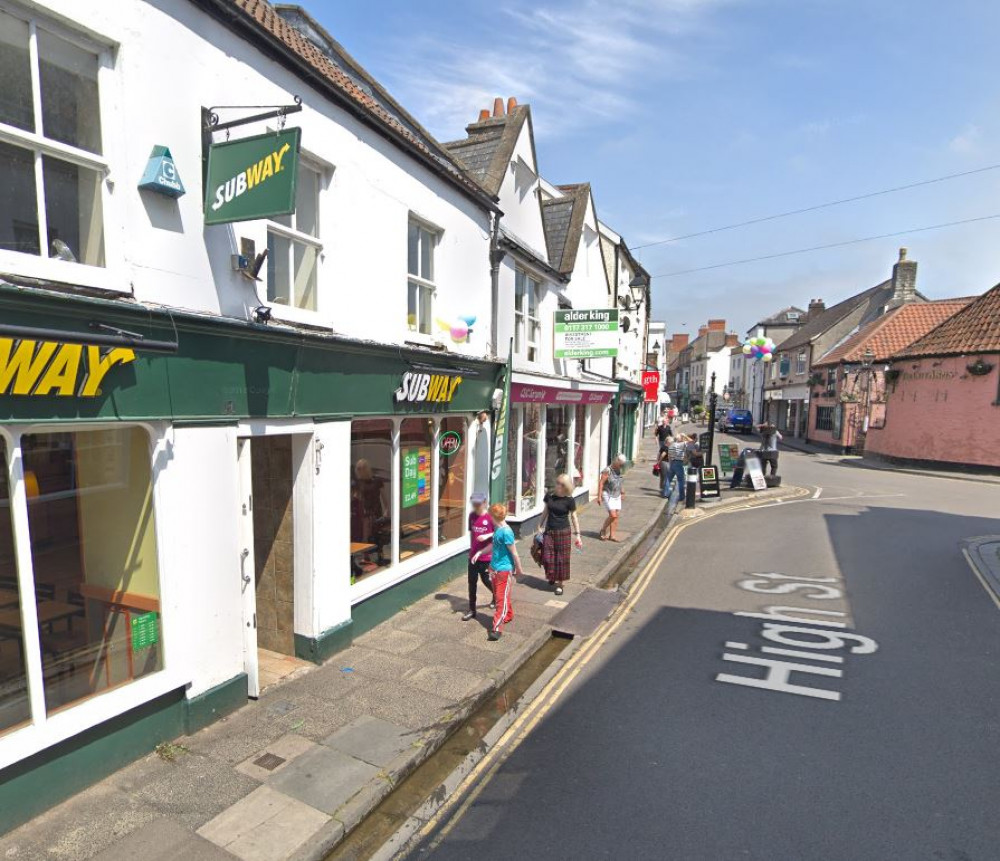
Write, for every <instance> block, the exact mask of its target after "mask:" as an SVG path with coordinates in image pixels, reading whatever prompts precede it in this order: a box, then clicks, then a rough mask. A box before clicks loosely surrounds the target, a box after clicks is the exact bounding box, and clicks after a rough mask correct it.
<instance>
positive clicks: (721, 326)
mask: <svg viewBox="0 0 1000 861" xmlns="http://www.w3.org/2000/svg"><path fill="white" fill-rule="evenodd" d="M708 331H709V332H725V331H726V321H725V320H709V321H708Z"/></svg>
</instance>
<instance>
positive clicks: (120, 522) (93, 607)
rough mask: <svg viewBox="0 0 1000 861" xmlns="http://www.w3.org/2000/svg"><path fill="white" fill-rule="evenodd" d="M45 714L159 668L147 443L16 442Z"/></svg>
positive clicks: (63, 437) (110, 437) (111, 438)
mask: <svg viewBox="0 0 1000 861" xmlns="http://www.w3.org/2000/svg"><path fill="white" fill-rule="evenodd" d="M21 450H22V456H23V460H24V481H25V489H26V491H27V497H28V526H29V533H30V547H31V560H32V566H33V569H34V587H35V601H36V605H37V614H38V628H39V645H40V647H41V653H42V674H43V683H44V688H45V704H46V707H47V709H48V710H49V712H52V711H55V710H57V709H59V708H61V707H64V706H68V705H70V704H72V703H76V702H79V701H81V700H85V699H87V698H89V697H91V696H94V695H95V694H99V693H101V692H102V691H105V690H108V689H110V688H113V687H117V686H119V685H122V684H125V683H127V682H130V681H132V680H134V679H138V678H141V677H143V676H146V675H149V674H150V673H154V672H156V671H157V670H159V669H161V668H162V667H163V647H162V628H161V623H160V574H159V566H158V564H157V548H156V528H155V515H154V511H153V485H152V480H151V474H150V455H149V438H148V436H147V435H146V432H145V431H144V430H142V429H141V428H121V429H114V430H92V431H75V432H72V433H37V434H26V435H25V436H24V437H22V439H21Z"/></svg>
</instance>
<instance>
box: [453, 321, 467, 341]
mask: <svg viewBox="0 0 1000 861" xmlns="http://www.w3.org/2000/svg"><path fill="white" fill-rule="evenodd" d="M468 337H469V327H468V326H466V325H465V323H464V322H458V323H454V324H453V325H452V327H451V339H452V340H453V341H454V342H455V343H456V344H457V343H461V342H462V341H464V340H465V339H466V338H468Z"/></svg>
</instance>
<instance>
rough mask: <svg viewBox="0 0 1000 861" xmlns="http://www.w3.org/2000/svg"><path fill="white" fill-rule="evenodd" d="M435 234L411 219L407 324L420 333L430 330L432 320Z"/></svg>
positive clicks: (426, 333) (407, 255)
mask: <svg viewBox="0 0 1000 861" xmlns="http://www.w3.org/2000/svg"><path fill="white" fill-rule="evenodd" d="M437 238H438V234H437V233H435V232H434V231H433V230H431V229H430V228H428V227H427V226H426V225H424V224H421V223H420V222H419V221H414V220H413V219H410V228H409V231H408V234H407V244H406V271H407V274H408V278H407V283H406V324H407V326H409V328H410V330H411V331H414V332H420V333H421V334H422V335H429V334H430V333H431V320H433V319H434V316H433V307H434V293H435V291H436V290H437V288H436V287H435V284H434V246H435V245H436V244H437Z"/></svg>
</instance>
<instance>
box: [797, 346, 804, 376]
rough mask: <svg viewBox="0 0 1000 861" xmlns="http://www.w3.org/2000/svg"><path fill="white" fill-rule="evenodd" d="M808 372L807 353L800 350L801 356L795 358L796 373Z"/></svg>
mask: <svg viewBox="0 0 1000 861" xmlns="http://www.w3.org/2000/svg"><path fill="white" fill-rule="evenodd" d="M805 372H806V351H805V350H799V354H798V355H797V356H796V357H795V373H796V374H804V373H805Z"/></svg>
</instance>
